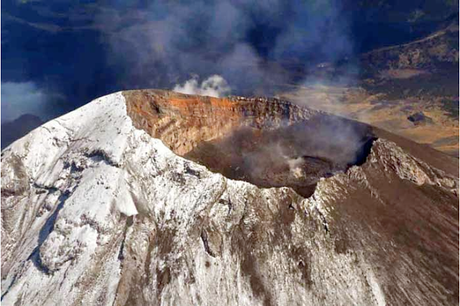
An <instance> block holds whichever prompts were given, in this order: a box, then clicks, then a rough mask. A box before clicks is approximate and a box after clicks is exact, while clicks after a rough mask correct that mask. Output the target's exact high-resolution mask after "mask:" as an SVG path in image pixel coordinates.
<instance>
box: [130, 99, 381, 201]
mask: <svg viewBox="0 0 460 306" xmlns="http://www.w3.org/2000/svg"><path fill="white" fill-rule="evenodd" d="M123 94H124V96H125V98H126V101H127V109H128V115H129V116H130V117H131V119H132V120H133V123H134V125H135V126H136V127H137V128H139V129H142V130H144V131H146V132H147V133H148V134H149V135H151V136H152V137H154V138H159V139H161V140H162V141H163V143H165V144H166V145H167V146H168V147H169V148H170V149H171V150H172V151H173V152H175V153H176V154H178V155H180V156H182V157H184V158H187V159H190V160H192V161H195V162H198V163H200V164H202V165H204V166H206V167H207V168H208V169H210V170H211V171H213V172H218V173H221V174H222V175H224V176H225V177H227V178H230V179H235V180H244V181H247V182H250V183H252V184H254V185H256V186H259V187H263V188H269V187H284V186H285V187H291V188H292V189H294V190H295V191H296V192H297V193H298V194H299V195H301V196H303V197H309V196H311V195H312V194H313V192H314V190H315V186H316V184H317V182H318V181H319V180H320V178H322V177H330V176H332V175H334V174H335V173H337V172H344V171H346V170H347V169H348V168H349V167H351V166H353V165H360V164H362V163H363V162H364V161H365V160H366V157H367V155H368V154H369V152H370V149H371V147H372V143H373V141H374V140H375V139H376V137H375V136H374V134H373V132H372V129H371V127H369V126H368V125H365V124H362V123H358V122H355V121H351V120H347V119H344V118H340V117H336V116H332V115H328V114H326V113H323V112H319V111H314V110H310V109H306V108H302V107H299V106H297V105H293V104H291V103H289V102H286V101H281V100H278V99H273V98H270V99H268V98H244V97H237V96H232V97H227V98H213V97H200V96H192V95H185V94H179V93H174V92H167V91H161V90H136V91H126V92H124V93H123Z"/></svg>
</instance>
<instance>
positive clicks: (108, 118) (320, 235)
mask: <svg viewBox="0 0 460 306" xmlns="http://www.w3.org/2000/svg"><path fill="white" fill-rule="evenodd" d="M450 161H451V160H450V159H449V162H450ZM454 163H455V162H454V161H453V160H452V165H453V164H454ZM413 201H415V202H416V203H417V204H416V205H415V204H407V203H409V202H413ZM456 201H458V198H457V179H456V177H455V176H454V175H452V174H447V173H446V171H445V170H441V169H438V168H435V167H432V166H430V165H429V164H428V163H427V162H425V161H423V160H421V159H420V158H419V157H416V156H413V155H411V154H408V153H406V152H405V150H404V149H403V148H401V147H400V146H398V144H397V143H395V142H392V141H388V140H385V139H382V138H380V139H378V140H377V141H375V143H374V145H373V148H372V150H371V153H370V155H369V156H368V158H367V161H366V163H365V164H364V165H362V166H353V167H351V168H350V169H348V171H347V172H346V173H339V174H336V175H334V176H332V177H330V178H327V179H321V181H320V182H319V183H318V185H317V187H316V190H315V192H314V194H313V195H312V196H311V197H309V198H303V197H301V196H299V195H298V194H297V193H296V192H294V191H293V190H292V189H291V188H287V187H283V188H259V187H257V186H255V185H252V184H250V183H247V182H244V181H235V180H230V179H228V178H226V177H224V176H222V175H221V174H219V173H212V172H210V171H209V170H207V169H206V168H205V167H204V166H202V165H199V164H197V163H194V162H192V161H189V160H186V159H184V158H182V157H179V156H177V155H176V154H174V153H173V152H172V151H171V150H170V149H168V148H167V147H166V146H165V145H164V144H163V143H162V141H161V140H159V139H155V138H152V137H151V136H149V135H148V134H147V133H146V132H145V131H143V130H138V129H136V128H135V127H134V126H133V122H132V120H131V118H130V117H129V116H128V115H127V108H126V101H125V97H124V95H123V93H122V92H119V93H115V94H111V95H108V96H105V97H102V98H100V99H97V100H95V101H93V102H91V103H89V104H87V105H86V106H84V107H82V108H80V109H78V110H76V111H74V112H72V113H69V114H67V115H65V116H63V117H60V118H58V119H55V120H53V121H50V122H48V123H46V124H44V125H43V126H41V127H39V128H38V129H36V130H34V131H32V132H31V133H30V134H28V135H27V136H25V137H24V138H22V139H20V140H18V141H16V142H15V143H13V144H12V145H10V146H9V147H8V148H7V149H5V150H4V151H3V152H2V206H1V207H2V305H159V304H165V305H166V304H167V305H216V304H218V305H259V304H260V305H353V304H354V305H386V304H391V305H395V304H411V303H412V304H413V305H422V304H423V305H434V304H437V305H442V304H445V305H447V304H452V303H454V302H455V301H456V300H457V299H458V275H457V272H458V204H457V203H456ZM415 202H414V203H415ZM455 288H457V289H455Z"/></svg>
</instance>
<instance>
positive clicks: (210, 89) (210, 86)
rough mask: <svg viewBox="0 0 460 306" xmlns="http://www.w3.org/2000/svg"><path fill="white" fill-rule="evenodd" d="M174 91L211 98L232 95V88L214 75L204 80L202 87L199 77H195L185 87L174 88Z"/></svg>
mask: <svg viewBox="0 0 460 306" xmlns="http://www.w3.org/2000/svg"><path fill="white" fill-rule="evenodd" d="M173 91H175V92H180V93H183V94H189V95H200V96H209V97H216V98H219V97H222V96H225V95H227V94H229V93H230V86H228V83H227V81H225V79H224V78H223V77H221V76H220V75H217V74H215V75H212V76H210V77H209V78H207V79H206V80H204V81H203V82H202V83H201V85H200V84H199V82H198V77H197V76H194V77H192V78H191V79H190V80H188V81H186V82H185V83H184V84H183V85H176V86H174V89H173Z"/></svg>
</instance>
